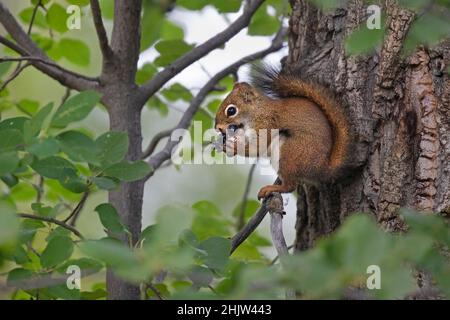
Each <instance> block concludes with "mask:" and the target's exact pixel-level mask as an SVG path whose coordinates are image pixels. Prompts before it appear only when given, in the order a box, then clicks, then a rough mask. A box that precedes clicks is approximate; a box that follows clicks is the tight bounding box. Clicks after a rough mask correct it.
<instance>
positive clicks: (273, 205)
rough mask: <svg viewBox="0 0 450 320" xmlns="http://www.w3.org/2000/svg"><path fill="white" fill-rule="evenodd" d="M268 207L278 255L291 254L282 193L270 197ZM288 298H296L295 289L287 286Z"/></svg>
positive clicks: (271, 230) (273, 239)
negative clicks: (287, 240)
mask: <svg viewBox="0 0 450 320" xmlns="http://www.w3.org/2000/svg"><path fill="white" fill-rule="evenodd" d="M267 209H268V210H269V212H270V234H271V236H272V241H273V245H274V246H275V249H276V250H277V252H278V256H279V257H282V256H285V255H288V254H289V249H288V246H287V245H286V240H285V239H284V234H283V215H285V212H284V208H283V198H282V197H281V194H279V193H274V194H273V195H272V196H271V197H270V201H269V205H268V206H267ZM286 299H289V300H294V299H295V291H294V290H292V289H290V288H287V289H286Z"/></svg>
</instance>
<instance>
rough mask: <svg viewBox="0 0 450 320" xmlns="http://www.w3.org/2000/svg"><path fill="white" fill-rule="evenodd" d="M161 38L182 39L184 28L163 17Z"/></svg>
mask: <svg viewBox="0 0 450 320" xmlns="http://www.w3.org/2000/svg"><path fill="white" fill-rule="evenodd" d="M161 39H164V40H172V39H184V30H183V28H182V27H180V26H179V25H177V24H176V23H174V22H172V21H170V20H167V19H165V20H164V22H163V25H162V29H161Z"/></svg>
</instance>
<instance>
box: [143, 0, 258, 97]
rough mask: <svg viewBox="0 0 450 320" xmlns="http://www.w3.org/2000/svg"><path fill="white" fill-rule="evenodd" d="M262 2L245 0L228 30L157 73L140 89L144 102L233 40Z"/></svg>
mask: <svg viewBox="0 0 450 320" xmlns="http://www.w3.org/2000/svg"><path fill="white" fill-rule="evenodd" d="M263 2H264V0H247V2H246V5H245V7H244V12H243V13H242V15H241V16H240V17H239V18H238V19H237V20H236V21H234V22H233V23H232V24H231V25H230V26H229V27H228V28H226V29H225V30H224V31H222V32H220V33H219V34H217V35H215V36H214V37H212V38H210V39H209V40H207V41H206V42H205V43H203V44H201V45H199V46H197V47H195V48H194V49H192V50H191V51H189V52H188V53H186V54H184V55H183V56H181V57H180V58H178V59H177V60H175V61H174V62H173V63H171V64H170V65H169V66H168V67H166V68H165V69H164V70H162V71H161V72H159V73H158V74H157V75H156V76H154V77H153V78H152V79H151V80H149V81H148V82H146V83H145V84H144V85H143V86H142V87H141V89H142V92H143V97H144V101H146V100H148V99H149V98H150V97H151V96H152V95H153V94H155V93H156V92H157V91H158V90H159V89H161V87H162V86H163V85H164V84H165V83H167V81H169V80H170V79H172V78H173V77H174V76H175V75H177V74H178V73H180V72H181V71H182V70H184V69H185V68H186V67H188V66H190V65H191V64H192V63H194V62H196V61H198V60H199V59H201V58H202V57H204V56H205V55H207V54H208V53H210V52H211V51H213V50H215V49H217V48H219V47H221V46H222V45H223V44H225V43H226V42H227V41H228V40H230V39H231V38H233V37H234V36H235V35H236V34H237V33H239V32H240V31H241V30H242V29H244V28H245V27H247V26H248V24H249V23H250V20H251V18H252V16H253V14H254V13H255V12H256V10H257V9H258V8H259V7H260V6H261V4H262V3H263Z"/></svg>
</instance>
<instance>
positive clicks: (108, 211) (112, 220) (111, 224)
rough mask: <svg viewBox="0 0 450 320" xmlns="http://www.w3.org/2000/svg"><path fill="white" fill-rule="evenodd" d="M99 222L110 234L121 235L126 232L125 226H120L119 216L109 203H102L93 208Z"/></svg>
mask: <svg viewBox="0 0 450 320" xmlns="http://www.w3.org/2000/svg"><path fill="white" fill-rule="evenodd" d="M95 211H97V213H98V216H99V218H100V221H101V222H102V225H103V226H104V227H105V229H106V230H108V231H110V232H112V233H122V232H125V231H126V228H125V226H124V225H123V224H122V222H121V221H120V218H119V214H118V213H117V211H116V208H114V207H113V206H112V205H110V204H109V203H103V204H101V205H99V206H97V207H96V208H95Z"/></svg>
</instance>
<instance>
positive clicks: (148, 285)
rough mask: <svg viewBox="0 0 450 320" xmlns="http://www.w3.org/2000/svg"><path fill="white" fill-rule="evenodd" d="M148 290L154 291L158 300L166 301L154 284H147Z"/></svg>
mask: <svg viewBox="0 0 450 320" xmlns="http://www.w3.org/2000/svg"><path fill="white" fill-rule="evenodd" d="M147 288H149V289H150V290H152V291H153V293H154V294H155V296H156V297H157V298H158V300H164V298H163V296H162V294H161V292H159V290H158V289H157V288H156V287H155V286H154V285H153V284H151V283H147Z"/></svg>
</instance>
